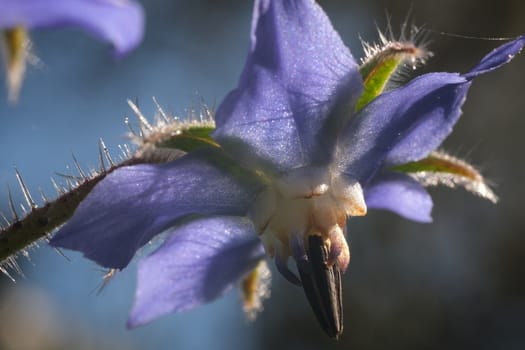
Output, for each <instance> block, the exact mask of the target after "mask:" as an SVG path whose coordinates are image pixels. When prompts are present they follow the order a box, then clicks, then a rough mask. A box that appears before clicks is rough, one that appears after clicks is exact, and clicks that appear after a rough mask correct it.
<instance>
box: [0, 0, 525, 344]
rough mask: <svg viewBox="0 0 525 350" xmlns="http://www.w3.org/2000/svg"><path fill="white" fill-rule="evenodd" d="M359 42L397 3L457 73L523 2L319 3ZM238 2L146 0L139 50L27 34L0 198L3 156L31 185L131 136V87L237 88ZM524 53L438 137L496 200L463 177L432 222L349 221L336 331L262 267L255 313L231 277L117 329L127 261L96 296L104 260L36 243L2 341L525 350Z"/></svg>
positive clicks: (1, 318)
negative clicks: (119, 51) (226, 288)
mask: <svg viewBox="0 0 525 350" xmlns="http://www.w3.org/2000/svg"><path fill="white" fill-rule="evenodd" d="M321 5H322V6H323V7H324V8H325V10H326V11H327V12H328V15H329V16H330V17H331V19H332V21H333V23H334V25H335V27H336V28H337V29H338V30H339V31H340V33H341V36H342V37H343V40H344V41H345V42H346V43H347V45H348V46H349V47H350V49H351V50H352V52H353V53H354V56H355V57H356V58H359V57H361V56H362V49H361V45H360V42H359V37H361V38H363V39H364V40H366V41H373V40H375V39H376V38H377V35H376V32H375V27H376V24H377V26H378V27H379V28H385V26H386V12H388V14H389V15H390V16H391V22H392V27H393V29H394V30H397V29H398V28H400V26H401V24H402V22H403V21H404V20H405V18H406V16H407V13H408V12H409V11H411V18H412V19H413V20H414V21H415V23H417V24H419V25H424V26H425V28H427V29H429V30H431V31H433V32H432V33H430V34H429V39H430V44H429V47H430V49H431V50H432V51H433V52H434V53H435V56H434V57H433V58H432V59H431V60H430V62H429V63H428V65H426V66H425V67H424V68H423V69H421V70H419V71H418V72H416V73H421V72H425V71H439V70H446V71H459V72H465V71H466V70H468V69H469V68H471V67H473V66H474V65H475V64H476V63H477V62H478V60H479V59H480V58H481V57H482V56H483V55H484V54H485V53H487V52H489V51H490V50H491V49H493V48H494V47H496V46H498V45H499V44H501V42H497V41H488V40H472V39H466V38H456V37H452V36H449V35H443V34H439V32H447V33H452V34H461V35H465V36H474V37H508V36H510V37H512V36H517V35H519V34H523V33H525V22H524V15H525V2H523V1H518V0H508V1H498V2H496V1H475V0H470V1H461V2H458V1H452V0H442V1H435V0H423V1H417V2H416V1H411V0H410V1H408V0H407V1H386V0H384V1H378V0H367V1H364V0H361V1H321ZM251 6H252V5H251V3H250V2H249V1H241V0H238V1H233V0H230V1H211V0H209V1H203V0H202V1H182V0H179V1H177V0H169V1H168V0H149V1H147V3H145V7H146V14H147V29H146V37H145V41H144V42H143V43H142V45H141V46H140V48H139V49H138V50H136V51H135V52H133V53H132V54H131V55H130V56H128V57H126V58H125V59H123V60H121V61H118V62H115V61H113V60H112V59H111V57H110V54H109V50H108V48H107V47H106V46H105V45H103V44H101V43H100V42H97V41H94V40H92V39H91V38H89V37H87V36H86V35H84V34H83V33H80V32H78V31H76V30H49V31H41V32H35V33H33V35H32V37H33V41H34V44H35V49H34V51H35V53H36V55H37V56H38V57H39V59H40V61H41V63H39V64H37V65H36V66H33V67H30V68H29V70H28V74H27V78H26V80H25V82H24V86H23V88H22V93H21V96H20V101H19V103H18V104H17V105H15V106H8V105H7V103H6V92H5V89H4V88H3V86H1V87H0V125H1V126H0V140H1V141H0V145H1V147H0V199H1V200H0V211H1V212H4V213H9V210H8V208H7V190H6V188H7V185H9V186H10V187H11V188H12V189H15V190H14V191H13V192H14V197H15V201H16V202H21V201H22V196H21V194H20V192H19V191H18V189H17V185H16V181H15V175H14V170H13V167H14V166H16V167H17V168H18V169H19V170H20V172H21V173H22V174H23V176H24V179H25V181H26V183H27V185H28V186H29V187H30V188H31V189H32V190H34V191H35V192H36V191H37V190H38V189H39V188H42V190H43V191H44V192H46V193H48V194H49V195H52V194H53V193H54V191H53V188H52V186H51V183H50V181H49V177H50V176H51V175H53V174H55V173H57V172H58V173H64V172H68V169H67V168H66V165H67V164H72V160H71V154H72V153H74V154H75V156H76V157H77V158H78V159H79V161H80V163H81V164H82V165H84V166H85V167H96V165H97V162H98V161H97V142H98V139H99V138H101V137H102V138H103V139H104V140H105V141H106V143H107V144H108V146H109V148H110V149H111V150H113V151H114V152H113V153H114V154H117V153H118V148H117V146H118V145H119V144H122V143H125V142H126V138H125V133H126V131H127V130H126V127H125V125H124V118H125V116H128V115H132V112H131V110H130V109H129V108H128V106H127V104H126V99H127V98H131V99H135V98H137V99H138V101H139V103H140V106H141V108H142V110H143V112H144V114H145V115H147V116H152V115H153V113H154V110H155V108H154V104H153V102H152V100H151V97H152V96H155V97H156V98H157V99H158V101H159V102H160V104H161V105H162V106H163V107H164V109H165V110H167V111H170V112H171V113H174V114H177V115H184V114H185V113H186V112H187V110H189V109H192V108H195V107H198V106H199V105H200V104H201V102H202V101H205V102H206V103H207V104H208V105H211V106H214V105H215V106H216V105H217V104H218V103H219V102H220V101H221V99H222V98H223V97H224V95H225V94H226V93H227V92H228V91H229V90H230V89H232V88H233V87H234V86H235V85H236V81H237V79H238V76H239V74H240V71H241V69H242V66H243V64H244V59H245V54H246V51H247V48H248V30H249V25H250V16H251ZM524 77H525V55H522V56H519V57H517V58H516V59H515V61H514V62H513V63H512V64H510V65H508V66H506V67H504V68H503V69H500V70H498V71H496V72H494V73H491V74H489V75H486V76H483V77H481V78H479V79H477V80H476V81H475V83H474V85H473V87H472V89H471V91H470V94H469V97H468V99H467V102H466V104H465V106H464V116H463V118H462V119H461V120H460V122H459V123H458V125H457V126H456V128H455V131H454V133H453V134H452V136H451V137H450V138H449V139H448V140H447V141H446V142H445V148H446V149H447V150H448V151H449V152H451V153H452V154H454V155H457V156H460V157H463V158H466V159H468V160H469V161H471V162H472V163H474V164H476V165H478V166H479V167H480V168H481V169H482V170H483V172H484V174H485V176H487V177H488V178H489V179H490V180H491V181H492V183H493V184H494V185H495V190H496V192H497V194H498V195H499V196H500V198H501V201H500V203H499V204H497V205H492V204H491V203H489V202H487V201H484V200H482V199H479V198H476V197H474V196H472V195H470V194H468V193H466V192H465V191H463V190H457V191H452V190H449V189H446V188H437V189H432V190H431V192H432V194H433V197H434V201H435V207H434V215H433V216H434V223H433V224H427V225H423V224H417V223H412V222H409V221H406V220H403V219H401V218H398V217H396V216H395V215H393V214H390V213H384V212H371V213H369V215H367V216H366V217H364V218H357V219H352V220H350V223H349V225H350V226H349V233H350V240H351V246H352V261H351V264H350V268H349V271H348V272H347V274H346V275H345V279H344V284H345V286H344V288H345V296H344V300H345V332H344V334H343V336H342V338H341V339H340V340H339V341H338V342H335V341H333V340H330V339H328V338H327V337H326V336H325V335H324V333H323V332H322V331H321V329H320V328H319V327H318V325H317V323H316V321H315V319H314V317H313V313H312V311H311V310H310V308H309V306H308V305H307V302H306V299H305V297H304V296H303V294H302V290H300V289H299V288H297V287H294V286H292V285H291V284H289V283H287V282H285V281H283V278H282V277H281V276H280V275H278V274H276V273H274V280H273V288H272V298H271V299H269V300H268V301H267V302H266V303H265V311H264V312H263V313H262V314H261V315H260V316H259V318H258V319H257V320H256V321H255V322H253V323H251V322H248V321H246V319H245V317H244V315H243V314H242V308H241V306H240V303H239V301H240V298H239V295H238V293H237V292H236V291H235V292H233V293H229V294H228V296H227V297H226V298H223V299H221V300H220V301H218V302H215V303H213V304H212V305H208V306H205V307H201V308H199V309H197V310H194V311H190V312H186V313H182V314H177V315H171V316H168V317H166V318H163V319H162V320H159V321H156V322H153V323H152V324H150V325H147V326H145V327H142V328H140V329H137V330H134V331H127V330H125V326H124V324H125V320H126V316H127V312H128V310H129V308H130V306H131V303H132V300H133V294H134V285H135V265H134V264H133V265H132V266H130V268H128V269H127V270H126V271H125V272H123V273H121V274H120V275H119V276H118V277H117V278H116V279H115V280H114V281H113V282H112V283H110V285H109V286H108V287H107V288H106V289H105V290H104V291H103V292H102V293H101V294H99V295H97V293H96V289H97V287H98V286H99V285H100V282H101V276H102V271H101V270H100V269H99V268H98V267H97V266H95V264H93V263H91V262H88V261H86V260H84V259H83V258H81V257H80V255H78V254H75V253H71V252H66V254H67V256H68V257H69V259H70V260H71V261H68V260H66V259H65V258H64V257H62V256H60V255H59V254H57V253H56V252H54V251H53V250H51V249H50V248H48V247H46V246H45V244H41V247H40V248H39V249H35V250H34V251H32V253H31V254H30V261H28V260H27V259H24V258H22V259H20V263H21V265H23V272H24V274H25V277H20V276H16V277H17V283H16V284H13V283H11V282H10V281H9V280H8V279H7V278H2V288H1V290H0V349H179V348H180V349H183V348H191V349H232V348H253V349H268V348H271V349H275V350H277V349H331V348H338V349H367V348H370V349H385V348H389V349H444V348H451V349H467V348H477V349H498V348H501V349H523V348H525V214H524V213H523V197H524V196H525V181H524V179H525V159H524V156H523V151H524V150H525V138H524V137H523V133H524V132H525V79H523V78H524Z"/></svg>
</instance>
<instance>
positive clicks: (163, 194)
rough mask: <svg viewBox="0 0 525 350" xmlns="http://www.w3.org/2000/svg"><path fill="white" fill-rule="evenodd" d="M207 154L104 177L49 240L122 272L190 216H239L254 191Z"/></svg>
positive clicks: (252, 184)
mask: <svg viewBox="0 0 525 350" xmlns="http://www.w3.org/2000/svg"><path fill="white" fill-rule="evenodd" d="M213 156H214V154H209V152H207V151H201V152H196V153H193V154H189V155H186V156H184V157H182V158H180V159H178V160H176V161H174V162H171V163H167V164H162V165H153V164H143V165H135V166H130V167H123V168H120V169H117V170H115V171H114V172H112V173H110V174H108V175H107V176H106V178H105V179H103V180H102V181H101V182H100V183H99V184H97V185H96V186H95V188H94V189H93V190H92V191H91V193H90V194H89V195H88V196H87V197H86V199H84V200H83V201H82V202H81V203H80V205H79V206H78V208H77V210H76V211H75V213H74V215H73V217H72V218H71V219H70V220H69V221H68V222H67V223H66V224H65V225H64V226H63V227H62V228H60V229H59V230H58V232H57V233H56V234H55V236H54V237H53V238H52V240H51V245H53V246H55V247H61V248H67V249H73V250H78V251H81V252H82V253H83V254H84V255H85V256H86V257H87V258H89V259H91V260H94V261H95V262H97V263H98V264H100V265H102V266H105V267H110V268H118V269H122V268H124V267H125V266H126V265H127V264H128V263H129V261H130V260H131V259H132V258H133V255H134V254H135V252H136V251H137V249H139V248H140V247H142V246H143V245H144V244H146V243H147V242H148V241H150V240H151V239H152V237H154V236H155V235H156V234H158V233H160V232H162V231H164V230H165V229H167V228H168V227H170V226H171V225H173V223H174V221H176V220H177V219H179V218H181V217H183V216H186V215H190V214H202V215H213V214H218V215H221V214H224V215H244V214H245V213H246V211H247V208H248V206H249V204H250V203H251V202H252V201H253V199H254V196H255V193H256V191H257V190H258V188H259V185H258V183H257V182H254V181H252V180H251V179H246V178H245V176H243V175H241V174H240V173H239V170H238V169H235V170H230V168H229V165H228V164H225V163H224V162H221V163H220V164H219V163H213V162H212V157H213Z"/></svg>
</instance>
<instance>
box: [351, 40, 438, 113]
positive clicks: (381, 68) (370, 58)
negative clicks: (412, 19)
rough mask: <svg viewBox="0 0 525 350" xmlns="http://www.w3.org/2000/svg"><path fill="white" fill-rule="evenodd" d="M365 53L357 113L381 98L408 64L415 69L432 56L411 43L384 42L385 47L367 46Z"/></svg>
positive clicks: (360, 70)
mask: <svg viewBox="0 0 525 350" xmlns="http://www.w3.org/2000/svg"><path fill="white" fill-rule="evenodd" d="M365 51H366V53H367V58H366V60H365V61H364V62H363V64H362V65H361V67H360V68H359V72H360V73H361V77H362V78H363V84H364V90H363V93H362V94H361V97H360V98H359V100H358V102H357V105H356V112H358V111H360V110H361V109H362V108H363V107H364V106H366V105H367V104H368V103H369V102H370V101H372V100H373V99H375V98H376V97H377V96H379V95H380V94H381V93H382V92H383V91H384V89H385V87H386V86H387V84H388V83H389V82H390V81H391V80H392V77H393V76H394V74H395V73H396V72H398V71H399V70H400V69H401V68H402V67H405V66H406V65H407V63H408V65H409V67H411V68H415V67H416V65H417V64H418V63H420V62H424V60H425V59H426V57H428V56H429V55H430V53H429V52H428V51H426V50H424V49H423V48H419V47H417V46H415V45H414V44H413V43H410V42H406V43H405V42H390V41H384V45H383V46H370V45H365Z"/></svg>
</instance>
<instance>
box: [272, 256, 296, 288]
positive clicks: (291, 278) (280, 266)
mask: <svg viewBox="0 0 525 350" xmlns="http://www.w3.org/2000/svg"><path fill="white" fill-rule="evenodd" d="M275 267H277V271H279V272H280V273H281V275H283V277H284V278H286V280H288V282H290V283H292V284H295V285H296V286H299V287H301V286H302V284H301V280H300V279H299V277H297V275H296V274H295V273H293V272H292V271H291V270H290V269H289V268H288V255H286V254H283V253H282V252H281V251H280V250H279V251H278V252H277V254H275Z"/></svg>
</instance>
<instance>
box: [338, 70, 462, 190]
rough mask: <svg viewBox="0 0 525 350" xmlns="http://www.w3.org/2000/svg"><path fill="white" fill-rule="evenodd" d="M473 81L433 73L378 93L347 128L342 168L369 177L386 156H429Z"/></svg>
mask: <svg viewBox="0 0 525 350" xmlns="http://www.w3.org/2000/svg"><path fill="white" fill-rule="evenodd" d="M469 85H470V83H469V82H467V80H466V79H465V78H463V77H461V76H460V75H458V74H452V73H431V74H426V75H423V76H421V77H419V78H416V79H414V80H412V81H411V82H410V83H409V84H407V85H406V86H404V87H402V88H399V89H396V90H393V91H390V92H387V93H384V94H383V95H380V96H379V97H378V98H376V99H375V100H374V101H372V102H371V103H370V104H369V105H368V106H366V107H365V108H364V109H363V110H361V112H360V113H358V114H357V115H356V116H355V117H354V119H352V120H351V122H350V123H349V124H348V125H347V127H346V128H345V130H343V134H342V139H341V142H340V145H341V147H340V153H339V166H340V168H341V169H342V170H343V171H344V172H345V173H347V174H348V175H350V176H352V177H354V178H355V179H357V180H358V181H360V182H361V183H366V182H367V181H368V180H369V178H370V177H371V176H372V175H373V174H374V172H375V171H377V170H378V169H379V167H381V166H382V165H383V163H384V162H385V161H387V162H390V163H393V164H398V163H404V162H408V161H411V160H416V159H420V158H422V157H424V156H426V155H427V154H428V153H429V152H431V151H432V150H434V149H435V148H436V147H437V146H439V145H440V144H441V142H442V141H443V139H444V138H445V137H446V136H447V135H448V134H449V133H450V132H451V131H452V126H453V125H454V124H455V123H456V121H457V119H458V118H459V116H460V113H461V109H460V108H461V105H462V104H463V101H464V99H465V94H466V92H467V90H468V87H469ZM387 157H388V159H387Z"/></svg>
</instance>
